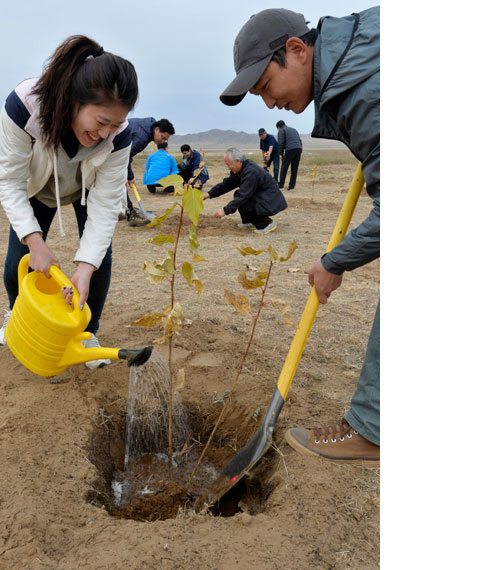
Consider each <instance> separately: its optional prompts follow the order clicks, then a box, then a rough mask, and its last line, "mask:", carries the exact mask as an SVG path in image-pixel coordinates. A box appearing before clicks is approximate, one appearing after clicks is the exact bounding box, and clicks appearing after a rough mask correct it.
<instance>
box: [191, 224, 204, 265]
mask: <svg viewBox="0 0 500 570" xmlns="http://www.w3.org/2000/svg"><path fill="white" fill-rule="evenodd" d="M199 247H200V242H199V241H198V236H197V234H196V226H189V249H190V250H191V253H192V255H193V262H194V263H196V262H198V261H206V259H205V258H204V257H203V255H200V254H199V253H198V248H199Z"/></svg>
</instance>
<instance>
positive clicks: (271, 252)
mask: <svg viewBox="0 0 500 570" xmlns="http://www.w3.org/2000/svg"><path fill="white" fill-rule="evenodd" d="M267 251H268V252H269V255H270V257H271V261H276V260H277V259H278V254H277V252H276V250H275V249H274V247H273V246H272V245H271V244H269V246H268V248H267Z"/></svg>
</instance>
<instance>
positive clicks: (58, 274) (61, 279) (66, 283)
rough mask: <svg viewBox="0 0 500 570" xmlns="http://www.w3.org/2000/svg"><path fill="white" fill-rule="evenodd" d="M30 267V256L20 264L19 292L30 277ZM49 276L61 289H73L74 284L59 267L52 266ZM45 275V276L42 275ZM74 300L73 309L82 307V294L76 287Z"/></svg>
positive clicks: (26, 256)
mask: <svg viewBox="0 0 500 570" xmlns="http://www.w3.org/2000/svg"><path fill="white" fill-rule="evenodd" d="M29 266H30V254H29V253H27V254H26V255H24V256H23V257H22V259H21V261H20V262H19V267H18V269H17V278H18V281H19V291H21V283H22V281H23V279H24V278H25V277H26V275H28V271H29ZM49 274H50V276H51V277H53V278H54V279H55V281H56V282H57V284H58V285H60V286H61V287H73V283H71V281H70V280H69V279H68V278H67V277H66V275H64V273H63V272H62V271H61V270H60V269H59V267H57V265H51V266H50V268H49ZM42 275H43V274H42ZM73 291H74V293H73V298H74V300H75V302H74V303H73V309H74V310H76V308H77V307H79V306H80V293H79V292H78V291H77V289H76V287H74V288H73Z"/></svg>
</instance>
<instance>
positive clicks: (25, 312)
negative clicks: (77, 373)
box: [5, 254, 153, 376]
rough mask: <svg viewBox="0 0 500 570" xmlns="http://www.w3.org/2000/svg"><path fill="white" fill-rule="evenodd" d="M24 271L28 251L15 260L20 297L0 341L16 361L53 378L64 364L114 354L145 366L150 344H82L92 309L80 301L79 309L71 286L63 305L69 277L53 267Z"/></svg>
mask: <svg viewBox="0 0 500 570" xmlns="http://www.w3.org/2000/svg"><path fill="white" fill-rule="evenodd" d="M28 269H29V254H27V255H25V256H24V257H23V258H22V259H21V261H20V262H19V268H18V278H19V295H18V297H17V299H16V302H15V303H14V308H13V309H12V313H11V315H10V319H9V322H8V323H7V326H6V328H5V340H6V341H7V345H8V347H9V348H10V350H11V352H12V354H13V355H14V356H15V357H16V358H17V360H19V362H20V363H21V364H23V365H24V366H26V368H28V370H31V371H32V372H34V373H35V374H38V375H39V376H56V375H57V374H60V373H61V372H63V371H64V370H65V369H66V368H67V367H68V366H71V365H73V364H79V363H81V362H88V361H89V360H98V359H100V358H111V359H113V360H117V359H118V358H121V359H124V360H127V362H128V365H129V366H139V365H141V364H144V363H145V362H146V361H147V360H148V359H149V357H150V356H151V353H152V351H153V347H152V346H146V347H144V348H140V349H136V350H127V349H119V348H103V347H100V348H85V347H84V346H83V344H82V340H88V339H89V338H90V337H91V333H89V332H84V330H85V328H86V327H87V325H88V324H89V321H90V317H91V316H92V313H91V312H90V308H89V306H88V305H87V303H85V305H84V307H83V310H80V308H79V300H80V295H79V293H78V292H77V291H76V289H75V293H74V296H73V305H68V304H66V301H65V300H64V299H63V296H62V293H61V288H62V287H72V286H73V284H72V283H71V281H70V280H69V279H68V278H67V277H66V276H65V275H64V273H63V272H62V271H61V270H60V269H59V268H58V267H57V266H55V265H51V267H50V269H49V273H50V276H51V279H47V277H45V275H44V274H43V273H39V272H38V271H32V272H30V273H28Z"/></svg>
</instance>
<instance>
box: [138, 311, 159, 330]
mask: <svg viewBox="0 0 500 570" xmlns="http://www.w3.org/2000/svg"><path fill="white" fill-rule="evenodd" d="M162 318H163V313H153V314H152V315H151V314H149V313H146V314H145V315H144V316H143V317H141V318H140V319H138V320H137V321H132V323H131V325H132V326H133V327H148V328H151V327H155V326H156V325H158V324H159V323H160V322H161V320H162Z"/></svg>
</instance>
